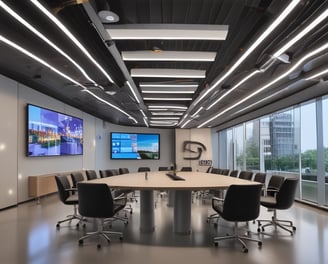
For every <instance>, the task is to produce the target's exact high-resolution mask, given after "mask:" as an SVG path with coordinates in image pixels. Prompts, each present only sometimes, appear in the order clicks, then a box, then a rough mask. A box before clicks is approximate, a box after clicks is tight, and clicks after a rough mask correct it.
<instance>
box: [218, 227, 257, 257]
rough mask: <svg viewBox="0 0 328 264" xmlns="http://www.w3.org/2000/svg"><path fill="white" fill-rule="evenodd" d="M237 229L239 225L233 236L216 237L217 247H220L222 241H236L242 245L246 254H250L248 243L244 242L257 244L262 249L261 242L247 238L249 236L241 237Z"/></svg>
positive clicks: (235, 228)
mask: <svg viewBox="0 0 328 264" xmlns="http://www.w3.org/2000/svg"><path fill="white" fill-rule="evenodd" d="M237 229H238V226H237V224H235V227H234V234H233V235H227V236H222V237H214V244H215V246H218V244H219V241H221V240H228V239H234V240H237V241H238V242H239V243H241V245H242V247H243V252H244V253H247V252H248V247H247V245H246V243H245V242H244V240H248V241H253V242H257V244H258V246H259V247H262V241H261V240H259V239H255V238H251V237H247V236H241V235H239V234H238V231H237Z"/></svg>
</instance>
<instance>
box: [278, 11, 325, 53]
mask: <svg viewBox="0 0 328 264" xmlns="http://www.w3.org/2000/svg"><path fill="white" fill-rule="evenodd" d="M327 17H328V8H327V9H326V10H325V11H324V12H322V13H321V15H319V16H318V17H317V18H316V19H315V20H314V21H313V22H311V23H310V24H309V25H308V26H307V27H305V28H304V29H303V30H302V31H301V32H299V33H298V34H297V35H296V36H295V37H294V38H292V39H291V40H290V41H288V43H286V44H285V45H284V46H282V47H281V48H280V49H279V50H278V51H276V52H275V53H274V54H273V57H276V58H278V57H279V56H280V55H281V54H282V53H284V52H285V51H286V50H287V49H289V48H290V47H291V46H292V45H294V44H295V43H296V42H297V41H299V40H300V39H301V38H302V37H304V36H305V35H306V34H307V33H309V32H310V31H311V30H312V29H313V28H315V27H316V26H317V25H318V24H320V23H321V22H322V21H323V20H325V19H326V18H327Z"/></svg>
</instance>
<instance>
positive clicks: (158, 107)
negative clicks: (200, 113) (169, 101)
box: [148, 105, 187, 111]
mask: <svg viewBox="0 0 328 264" xmlns="http://www.w3.org/2000/svg"><path fill="white" fill-rule="evenodd" d="M148 108H149V109H151V110H152V109H154V108H155V109H163V110H164V109H165V110H167V109H179V110H181V111H184V110H187V107H186V106H177V105H148Z"/></svg>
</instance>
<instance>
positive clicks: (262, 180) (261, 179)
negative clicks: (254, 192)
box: [253, 172, 266, 186]
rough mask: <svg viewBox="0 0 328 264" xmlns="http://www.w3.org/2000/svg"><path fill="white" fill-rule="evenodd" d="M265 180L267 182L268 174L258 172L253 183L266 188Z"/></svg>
mask: <svg viewBox="0 0 328 264" xmlns="http://www.w3.org/2000/svg"><path fill="white" fill-rule="evenodd" d="M265 180H266V173H264V172H257V173H256V174H255V175H254V179H253V181H255V182H259V183H262V184H263V186H265Z"/></svg>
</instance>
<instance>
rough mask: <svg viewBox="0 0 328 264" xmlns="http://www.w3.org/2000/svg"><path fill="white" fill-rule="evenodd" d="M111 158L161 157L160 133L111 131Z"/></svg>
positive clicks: (153, 158) (140, 158)
mask: <svg viewBox="0 0 328 264" xmlns="http://www.w3.org/2000/svg"><path fill="white" fill-rule="evenodd" d="M110 137H111V138H110V142H111V159H137V160H143V159H152V160H158V159H159V153H160V151H159V145H160V137H159V134H143V133H142V134H141V133H116V132H115V133H111V135H110Z"/></svg>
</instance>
